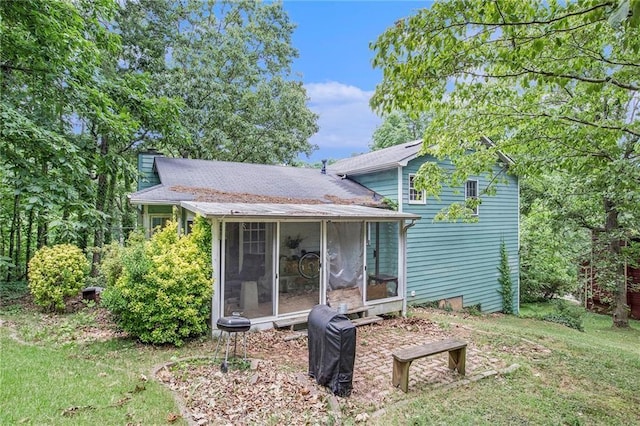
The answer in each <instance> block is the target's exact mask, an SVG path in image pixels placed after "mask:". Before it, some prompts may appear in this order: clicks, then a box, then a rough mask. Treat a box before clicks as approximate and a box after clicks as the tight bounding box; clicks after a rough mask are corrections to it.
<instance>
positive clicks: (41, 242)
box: [36, 208, 49, 249]
mask: <svg viewBox="0 0 640 426" xmlns="http://www.w3.org/2000/svg"><path fill="white" fill-rule="evenodd" d="M48 228H49V226H48V224H47V215H46V211H45V209H44V208H42V209H40V210H38V229H37V230H36V246H37V248H39V249H40V248H42V247H44V246H46V245H47V233H48V232H49V229H48Z"/></svg>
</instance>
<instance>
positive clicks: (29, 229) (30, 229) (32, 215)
mask: <svg viewBox="0 0 640 426" xmlns="http://www.w3.org/2000/svg"><path fill="white" fill-rule="evenodd" d="M34 218H35V208H34V207H31V210H29V223H28V224H27V253H26V255H25V258H24V271H25V274H26V275H27V276H29V260H31V234H32V233H33V221H34Z"/></svg>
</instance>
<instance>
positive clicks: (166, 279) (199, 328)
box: [102, 222, 212, 346]
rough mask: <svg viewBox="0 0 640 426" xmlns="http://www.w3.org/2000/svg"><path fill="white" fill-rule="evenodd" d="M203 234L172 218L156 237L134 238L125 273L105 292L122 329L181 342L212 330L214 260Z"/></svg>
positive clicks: (146, 339)
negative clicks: (181, 231)
mask: <svg viewBox="0 0 640 426" xmlns="http://www.w3.org/2000/svg"><path fill="white" fill-rule="evenodd" d="M201 238H202V234H199V233H197V232H196V233H192V234H190V235H188V236H179V235H178V232H177V224H176V223H175V222H172V223H169V224H168V225H167V226H166V227H165V228H164V229H163V230H162V231H160V232H157V233H155V234H154V236H153V237H152V238H151V240H150V241H140V240H134V241H129V245H128V246H127V247H125V248H124V250H123V252H122V273H121V275H120V276H119V278H118V279H117V280H116V282H115V285H114V286H112V287H108V288H107V289H106V290H105V291H104V292H103V297H102V301H103V303H104V304H105V306H106V307H107V308H108V309H109V310H110V311H111V312H112V313H113V314H114V316H115V319H116V321H117V322H118V324H119V325H120V327H122V329H124V330H125V331H127V332H128V333H130V334H131V335H133V336H135V337H137V338H138V339H140V340H141V341H142V342H145V343H153V344H165V343H171V344H174V345H176V346H180V345H182V344H183V343H184V340H185V339H186V338H189V337H193V336H197V335H200V334H203V333H204V332H206V330H207V320H208V318H209V315H210V306H211V294H212V289H211V286H212V282H211V263H210V262H209V261H208V259H209V258H210V257H209V255H208V253H204V252H203V250H204V248H203V246H204V244H199V243H198V242H199V239H201ZM210 247H211V246H210V245H209V250H208V251H210Z"/></svg>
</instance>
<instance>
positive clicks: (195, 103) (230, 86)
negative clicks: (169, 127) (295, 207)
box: [162, 0, 318, 163]
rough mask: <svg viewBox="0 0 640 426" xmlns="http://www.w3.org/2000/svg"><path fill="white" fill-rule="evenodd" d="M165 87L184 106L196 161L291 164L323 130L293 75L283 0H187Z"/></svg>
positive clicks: (190, 153) (289, 25)
mask: <svg viewBox="0 0 640 426" xmlns="http://www.w3.org/2000/svg"><path fill="white" fill-rule="evenodd" d="M178 7H179V8H180V9H181V11H180V13H179V15H180V16H181V20H180V22H179V25H178V26H176V28H178V29H179V34H178V35H177V37H176V42H175V43H174V44H173V45H172V46H171V55H170V58H169V62H168V64H167V66H168V68H169V72H168V74H167V78H166V79H165V80H164V81H163V83H164V85H163V87H162V90H163V91H164V93H167V94H169V95H170V96H173V97H177V98H180V99H182V100H183V101H184V103H185V108H184V109H183V111H182V117H183V120H184V123H188V127H189V129H190V133H191V143H190V145H188V146H184V147H183V149H182V154H183V155H184V156H188V157H193V158H205V159H217V160H227V161H239V162H255V163H289V162H291V161H293V160H295V158H296V157H297V155H298V154H299V153H305V154H307V155H308V154H310V153H311V152H312V151H313V149H314V147H313V146H312V145H311V144H310V143H309V141H308V139H309V137H311V136H312V135H313V134H314V133H315V132H316V131H317V129H318V127H317V124H316V121H317V116H316V115H315V114H314V113H312V112H311V111H310V110H309V109H308V108H307V106H306V101H307V96H306V92H305V90H304V87H303V86H302V83H301V82H300V81H295V80H292V79H290V66H291V62H292V60H293V58H295V57H296V56H297V51H296V50H295V49H294V48H293V47H292V46H291V34H292V32H293V29H294V25H293V24H292V23H291V22H290V21H289V19H288V17H287V15H286V13H285V12H284V10H283V8H282V4H280V3H259V2H254V1H235V2H228V1H214V0H211V1H204V2H203V1H200V0H193V1H191V0H186V1H184V2H182V3H181V4H180V5H179V6H178Z"/></svg>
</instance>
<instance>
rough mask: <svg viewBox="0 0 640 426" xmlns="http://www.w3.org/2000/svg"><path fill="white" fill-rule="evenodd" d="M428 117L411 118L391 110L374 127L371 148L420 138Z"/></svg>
mask: <svg viewBox="0 0 640 426" xmlns="http://www.w3.org/2000/svg"><path fill="white" fill-rule="evenodd" d="M427 122H428V117H426V116H425V117H420V118H418V119H416V120H413V119H411V118H410V117H409V116H407V115H406V114H402V113H401V112H398V111H392V112H391V113H390V114H388V115H386V116H385V117H384V120H383V121H382V124H380V125H379V126H378V127H376V129H375V131H374V132H373V136H372V143H371V146H370V148H371V150H372V151H375V150H378V149H382V148H388V147H390V146H394V145H399V144H401V143H407V142H411V141H417V140H418V139H421V138H422V134H423V133H424V129H425V127H426V123H427Z"/></svg>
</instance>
